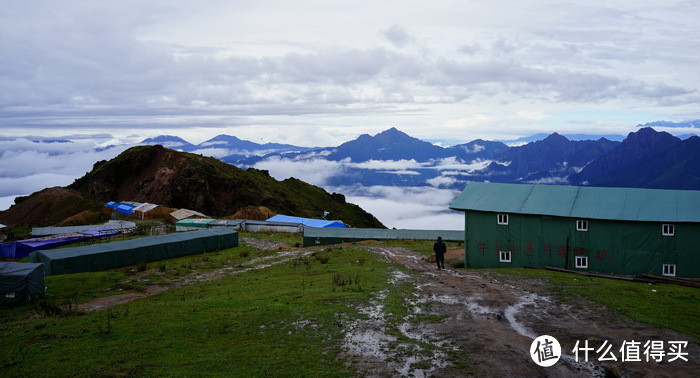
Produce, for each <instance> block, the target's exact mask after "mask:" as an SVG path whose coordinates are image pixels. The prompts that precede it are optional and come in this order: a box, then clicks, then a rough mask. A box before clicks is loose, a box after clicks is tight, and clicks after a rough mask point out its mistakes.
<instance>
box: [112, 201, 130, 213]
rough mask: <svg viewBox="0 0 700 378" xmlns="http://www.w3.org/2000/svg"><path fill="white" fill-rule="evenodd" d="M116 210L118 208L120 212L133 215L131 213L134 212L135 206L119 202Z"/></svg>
mask: <svg viewBox="0 0 700 378" xmlns="http://www.w3.org/2000/svg"><path fill="white" fill-rule="evenodd" d="M115 210H117V211H118V212H120V213H122V214H126V215H131V213H133V212H134V206H131V205H127V204H125V203H121V204H119V206H117V208H116V209H115Z"/></svg>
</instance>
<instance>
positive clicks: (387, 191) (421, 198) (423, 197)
mask: <svg viewBox="0 0 700 378" xmlns="http://www.w3.org/2000/svg"><path fill="white" fill-rule="evenodd" d="M336 189H338V190H340V191H341V192H342V193H346V197H347V200H348V201H349V202H352V203H355V204H358V205H359V206H360V207H362V208H363V209H365V210H366V211H369V212H370V213H372V214H373V215H374V216H375V217H377V219H379V221H381V222H382V223H383V224H384V225H385V226H387V227H390V228H391V227H396V228H408V229H425V230H463V229H464V214H463V213H461V212H457V211H453V210H449V205H450V203H452V201H453V200H454V198H455V197H456V196H457V194H458V193H459V192H457V191H454V190H447V189H437V188H432V187H408V188H401V187H389V186H371V187H343V188H336Z"/></svg>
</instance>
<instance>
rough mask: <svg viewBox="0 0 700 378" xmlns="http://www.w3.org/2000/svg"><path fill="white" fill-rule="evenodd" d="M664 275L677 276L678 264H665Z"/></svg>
mask: <svg viewBox="0 0 700 378" xmlns="http://www.w3.org/2000/svg"><path fill="white" fill-rule="evenodd" d="M662 275H664V276H668V277H675V276H676V264H664V267H663V273H662Z"/></svg>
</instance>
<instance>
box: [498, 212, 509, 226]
mask: <svg viewBox="0 0 700 378" xmlns="http://www.w3.org/2000/svg"><path fill="white" fill-rule="evenodd" d="M508 218H509V217H508V214H498V217H497V218H496V221H497V222H498V224H500V225H502V226H507V225H508Z"/></svg>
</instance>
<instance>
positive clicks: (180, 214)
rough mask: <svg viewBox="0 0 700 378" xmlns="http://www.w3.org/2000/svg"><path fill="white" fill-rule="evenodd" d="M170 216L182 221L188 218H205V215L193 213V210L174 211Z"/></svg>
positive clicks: (197, 212)
mask: <svg viewBox="0 0 700 378" xmlns="http://www.w3.org/2000/svg"><path fill="white" fill-rule="evenodd" d="M170 215H171V216H172V217H173V218H175V219H177V220H182V219H185V218H189V217H202V218H206V217H207V216H206V215H204V214H202V213H200V212H199V211H194V210H189V209H179V210H175V211H173V212H172V213H170Z"/></svg>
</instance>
